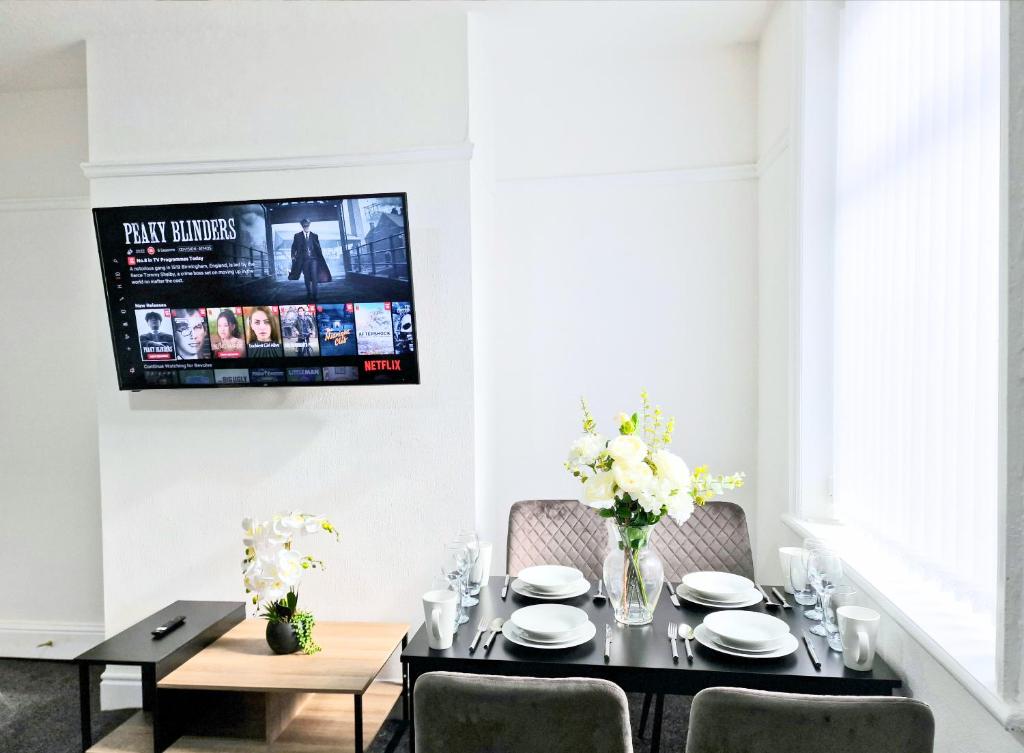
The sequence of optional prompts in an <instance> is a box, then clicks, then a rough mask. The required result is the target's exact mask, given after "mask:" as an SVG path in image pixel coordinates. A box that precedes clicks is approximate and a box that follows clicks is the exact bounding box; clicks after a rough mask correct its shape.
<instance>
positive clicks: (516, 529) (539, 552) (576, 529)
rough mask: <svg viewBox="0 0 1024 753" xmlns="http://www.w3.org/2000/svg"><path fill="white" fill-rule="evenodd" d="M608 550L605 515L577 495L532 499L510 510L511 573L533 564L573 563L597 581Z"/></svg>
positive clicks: (508, 556) (508, 562)
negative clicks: (578, 499) (572, 496)
mask: <svg viewBox="0 0 1024 753" xmlns="http://www.w3.org/2000/svg"><path fill="white" fill-rule="evenodd" d="M607 553H608V528H607V527H606V526H605V524H604V519H603V518H602V517H601V516H600V515H598V514H597V511H596V510H593V509H591V508H589V507H587V506H586V505H583V504H580V503H579V502H578V501H577V500H575V499H531V500H526V501H523V502H516V503H515V504H513V505H512V509H511V510H509V513H508V547H507V549H506V555H505V572H506V573H508V574H509V575H516V574H517V573H518V572H519V571H520V570H522V569H523V568H524V567H530V566H531V565H554V564H558V565H571V566H573V567H575V568H577V569H578V570H579V571H580V572H582V573H583V577H584V578H586V579H587V580H589V581H590V582H591V583H594V582H595V581H597V580H599V579H600V578H601V574H602V570H603V567H604V558H605V555H606V554H607Z"/></svg>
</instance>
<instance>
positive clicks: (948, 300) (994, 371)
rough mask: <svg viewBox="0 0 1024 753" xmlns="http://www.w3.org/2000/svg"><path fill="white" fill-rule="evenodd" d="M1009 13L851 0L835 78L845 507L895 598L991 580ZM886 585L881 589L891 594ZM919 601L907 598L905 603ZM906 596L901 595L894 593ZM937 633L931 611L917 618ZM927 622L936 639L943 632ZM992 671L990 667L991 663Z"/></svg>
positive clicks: (837, 438) (980, 612) (988, 678)
mask: <svg viewBox="0 0 1024 753" xmlns="http://www.w3.org/2000/svg"><path fill="white" fill-rule="evenodd" d="M999 92H1000V8H999V4H998V2H990V1H987V0H986V1H984V2H914V3H892V2H877V1H874V0H867V1H865V2H857V3H847V4H846V5H845V8H844V10H843V12H842V18H841V25H840V44H839V75H838V82H837V115H838V125H837V163H836V226H835V253H836V256H835V300H834V307H835V309H834V311H835V332H834V335H835V339H834V348H835V350H834V356H835V360H834V367H835V386H834V415H833V421H834V423H833V427H834V447H835V450H834V472H835V480H834V496H835V506H836V513H837V515H838V516H839V518H840V520H841V521H842V522H843V523H844V526H845V527H846V528H847V529H849V531H850V533H851V535H853V536H855V538H856V540H857V541H859V542H860V543H859V544H858V546H859V547H860V550H861V551H860V554H861V559H865V557H864V554H865V552H867V551H870V552H871V553H872V554H871V558H873V561H875V562H876V563H878V565H879V568H880V576H879V577H881V578H882V579H883V580H884V579H885V578H886V577H889V579H890V580H891V581H892V582H893V583H895V582H896V576H895V575H893V573H894V572H895V571H896V570H898V571H899V576H898V578H899V580H898V582H899V584H900V585H899V588H900V589H904V590H909V591H915V592H916V593H917V595H919V596H921V595H924V594H928V595H929V599H924V598H922V599H921V602H922V603H926V602H928V601H934V600H936V599H946V600H947V601H951V602H953V603H955V604H956V605H957V606H958V608H960V609H961V610H962V611H965V612H967V613H969V614H970V616H971V630H972V631H973V633H974V634H976V635H981V636H984V640H986V641H988V645H989V647H990V650H989V651H986V652H982V653H981V654H980V655H979V656H981V657H983V658H984V661H982V660H981V659H979V664H978V666H975V667H970V669H971V671H972V672H974V673H975V674H976V676H978V679H981V680H983V681H984V682H985V683H986V684H989V685H991V682H992V679H993V675H994V662H989V659H990V658H991V657H994V646H995V610H996V588H997V569H996V554H997V530H996V526H997V507H998V489H997V483H998V407H999V404H998V395H999V309H998V307H999V300H1000V295H999V284H1000V283H999V159H1000V154H999V147H1000V102H999ZM883 585H884V584H883ZM908 595H909V594H908ZM897 596H898V594H897ZM910 616H911V617H912V618H913V619H915V620H919V621H920V622H921V623H922V624H921V626H922V627H923V628H924V629H925V630H926V631H928V632H929V633H930V634H931V633H932V632H933V631H932V627H933V626H929V625H927V624H926V623H927V621H928V616H927V615H919V614H911V615H910ZM940 622H941V620H938V619H937V620H936V623H937V624H936V625H935V626H934V632H935V633H936V635H935V637H936V639H937V640H938V641H939V643H940V644H944V645H946V646H947V647H949V645H950V644H949V643H946V642H945V641H944V640H943V637H942V635H941V633H942V631H943V629H945V630H946V631H947V632H948V631H949V630H950V629H951V628H952V627H953V626H951V625H949V624H945V625H942V624H938V623H940ZM983 665H984V666H983Z"/></svg>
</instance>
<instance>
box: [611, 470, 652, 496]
mask: <svg viewBox="0 0 1024 753" xmlns="http://www.w3.org/2000/svg"><path fill="white" fill-rule="evenodd" d="M612 475H614V476H615V483H616V484H618V485H619V488H620V489H622V490H623V491H625V492H628V493H629V494H630V496H632V497H634V498H635V497H638V496H639V495H640V494H643V493H644V492H647V491H648V488H649V487H650V485H651V482H652V481H653V480H654V473H653V471H651V468H650V466H649V465H647V463H633V464H630V463H623V462H616V463H615V464H614V465H612Z"/></svg>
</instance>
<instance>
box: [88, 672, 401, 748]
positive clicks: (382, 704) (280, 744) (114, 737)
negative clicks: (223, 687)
mask: <svg viewBox="0 0 1024 753" xmlns="http://www.w3.org/2000/svg"><path fill="white" fill-rule="evenodd" d="M401 695H402V686H401V685H399V684H397V683H390V682H382V681H378V682H374V683H372V684H371V685H370V687H369V688H368V689H367V690H366V692H365V693H364V694H363V735H364V737H365V739H366V740H372V739H373V738H374V737H375V736H376V735H377V733H378V732H379V731H380V728H381V726H382V725H383V724H384V721H385V720H386V719H387V717H388V715H389V714H390V713H391V710H392V709H393V708H394V707H395V704H396V703H398V701H399V699H400V698H401ZM354 749H355V711H354V704H353V700H352V698H350V697H348V696H346V695H339V694H330V695H329V694H317V695H314V696H313V697H312V698H311V699H310V700H309V702H308V703H306V705H305V706H303V707H302V709H301V711H299V713H298V714H297V715H296V716H295V718H294V719H292V720H291V723H290V724H289V725H288V726H287V727H285V729H284V731H283V732H282V733H281V734H280V735H279V736H278V738H277V740H275V741H274V742H273V743H266V742H260V741H257V740H243V739H233V738H227V737H182V738H179V739H178V740H177V741H176V742H174V744H172V745H171V747H169V748H168V749H167V750H168V752H169V753H243V752H244V753H270V751H273V753H352V751H353V750H354ZM152 750H153V725H152V721H151V719H150V715H149V713H148V712H145V711H140V712H138V713H137V714H135V715H134V716H132V717H131V718H130V719H128V720H127V721H125V722H124V723H123V724H122V725H121V726H120V727H118V728H117V729H115V730H113V731H112V732H111V733H110V734H109V735H107V736H106V737H104V738H103V739H102V740H100V742H98V743H97V744H96V745H94V746H93V747H91V748H90V749H89V753H151V752H152Z"/></svg>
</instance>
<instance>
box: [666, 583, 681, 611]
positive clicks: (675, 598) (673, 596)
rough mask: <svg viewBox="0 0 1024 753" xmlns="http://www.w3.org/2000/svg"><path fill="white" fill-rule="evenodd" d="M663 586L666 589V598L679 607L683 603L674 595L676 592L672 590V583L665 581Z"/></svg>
mask: <svg viewBox="0 0 1024 753" xmlns="http://www.w3.org/2000/svg"><path fill="white" fill-rule="evenodd" d="M665 588H667V589H668V598H670V599H671V600H672V604H673V605H675V606H677V607H680V608H681V607H682V606H683V605H682V604H680V603H679V597H678V596H676V592H675V591H673V590H672V584H671V583H669V582H668V581H665Z"/></svg>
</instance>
